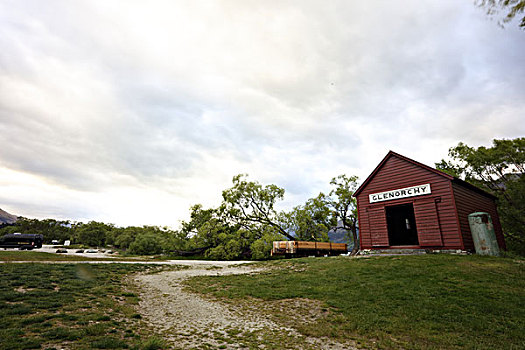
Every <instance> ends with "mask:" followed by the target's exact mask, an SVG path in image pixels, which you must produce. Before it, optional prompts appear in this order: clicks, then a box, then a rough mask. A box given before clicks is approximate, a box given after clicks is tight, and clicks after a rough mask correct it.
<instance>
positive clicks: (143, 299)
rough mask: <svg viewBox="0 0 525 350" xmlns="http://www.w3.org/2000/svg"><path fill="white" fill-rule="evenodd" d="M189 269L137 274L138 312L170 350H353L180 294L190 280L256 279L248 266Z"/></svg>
mask: <svg viewBox="0 0 525 350" xmlns="http://www.w3.org/2000/svg"><path fill="white" fill-rule="evenodd" d="M186 266H189V268H185V269H181V270H176V271H162V272H160V273H155V274H139V275H135V276H134V277H133V281H134V282H135V283H136V284H137V285H138V287H139V290H140V302H139V305H138V312H139V313H140V314H141V315H142V316H143V318H144V320H145V321H146V322H148V323H149V324H150V325H152V326H153V327H154V329H156V331H158V332H159V333H160V334H161V335H162V336H163V337H164V338H165V339H166V340H168V341H169V342H170V343H171V344H172V345H173V346H174V347H175V348H180V349H192V348H193V349H195V348H197V349H209V348H223V349H251V348H254V347H258V348H261V349H267V348H273V349H355V347H353V346H352V345H350V344H340V343H336V342H334V341H332V340H329V339H318V338H310V337H305V336H303V335H301V334H300V333H299V332H297V331H296V330H295V329H294V328H291V327H287V326H282V325H278V324H277V323H275V322H274V321H272V320H270V319H269V318H268V317H266V316H265V315H263V313H261V312H257V310H254V309H253V308H246V307H242V306H241V305H235V304H233V303H232V304H226V303H221V302H218V301H212V300H208V299H205V298H203V297H202V296H201V295H198V294H194V293H191V292H189V291H187V290H185V289H184V286H183V281H184V280H185V279H187V278H190V277H193V276H218V275H230V274H248V273H257V272H259V271H260V270H259V269H256V268H253V267H250V266H230V267H225V266H224V264H221V265H219V264H214V262H206V263H203V262H198V263H196V264H194V265H186Z"/></svg>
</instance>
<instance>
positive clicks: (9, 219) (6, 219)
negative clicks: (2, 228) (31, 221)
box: [0, 209, 18, 225]
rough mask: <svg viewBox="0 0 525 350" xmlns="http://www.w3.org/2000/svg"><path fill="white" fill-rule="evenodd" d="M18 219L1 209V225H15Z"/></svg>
mask: <svg viewBox="0 0 525 350" xmlns="http://www.w3.org/2000/svg"><path fill="white" fill-rule="evenodd" d="M17 219H18V217H17V216H16V215H13V214H9V213H8V212H6V211H5V210H2V209H0V225H3V224H14V223H15V222H16V220H17Z"/></svg>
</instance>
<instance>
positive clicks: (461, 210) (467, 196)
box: [452, 183, 506, 250]
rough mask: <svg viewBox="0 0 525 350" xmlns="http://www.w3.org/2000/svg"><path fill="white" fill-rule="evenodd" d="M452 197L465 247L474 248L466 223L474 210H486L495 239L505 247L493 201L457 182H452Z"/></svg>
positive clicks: (501, 246)
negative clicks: (492, 226)
mask: <svg viewBox="0 0 525 350" xmlns="http://www.w3.org/2000/svg"><path fill="white" fill-rule="evenodd" d="M452 188H453V190H454V198H455V201H456V207H457V211H458V219H459V224H460V227H461V234H462V236H463V242H464V245H465V249H467V250H474V242H473V241H472V234H471V232H470V226H469V223H468V215H469V214H472V213H475V212H487V213H489V214H490V216H491V218H492V224H493V225H494V231H495V232H496V239H497V240H498V245H499V247H500V248H501V249H506V246H505V238H504V236H503V231H502V229H501V223H500V221H499V216H498V212H497V209H496V204H495V202H494V201H493V200H492V199H491V198H488V197H486V196H483V195H482V194H480V193H477V192H474V191H472V190H469V189H468V188H466V187H464V186H461V185H460V184H458V183H453V184H452Z"/></svg>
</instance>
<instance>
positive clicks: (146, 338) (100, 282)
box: [0, 252, 163, 350]
mask: <svg viewBox="0 0 525 350" xmlns="http://www.w3.org/2000/svg"><path fill="white" fill-rule="evenodd" d="M20 253H23V252H16V254H17V256H18V255H19V254H20ZM28 253H33V254H32V255H33V256H34V254H43V253H36V252H28ZM61 258H64V257H61ZM151 268H152V267H148V266H146V265H116V264H111V265H87V264H75V265H72V264H30V263H28V264H10V263H5V264H0V272H1V276H2V278H1V279H0V349H49V350H51V349H62V348H66V349H144V350H147V349H151V350H152V349H160V348H162V346H163V341H162V340H161V339H159V338H156V337H151V333H150V332H149V331H148V329H147V328H146V327H145V325H144V324H142V321H141V319H140V315H138V314H136V313H135V311H134V308H133V305H134V304H136V303H137V302H138V297H137V294H135V293H134V292H133V291H130V290H125V289H124V284H123V283H122V279H123V278H124V276H125V275H127V274H130V273H135V272H138V271H145V270H148V269H151Z"/></svg>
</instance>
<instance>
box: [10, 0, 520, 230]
mask: <svg viewBox="0 0 525 350" xmlns="http://www.w3.org/2000/svg"><path fill="white" fill-rule="evenodd" d="M522 136H525V32H524V31H523V30H519V28H518V25H517V24H516V23H511V24H509V25H507V26H506V27H505V28H504V29H502V28H500V27H499V26H498V25H497V23H496V22H495V21H493V20H492V21H491V20H490V19H489V18H487V16H486V15H485V12H484V11H483V10H482V9H479V8H477V7H476V6H474V1H473V0H427V1H421V0H413V1H412V0H405V1H388V0H374V1H357V0H355V1H351V0H346V1H327V0H320V1H305V0H300V1H269V0H261V1H247V0H237V1H211V0H210V1H195V0H188V1H171V0H170V1H151V0H148V1H130V0H126V1H110V0H101V1H92V0H90V1H66V0H64V1H40V0H35V1H23V0H13V1H4V0H0V208H2V209H4V210H6V211H8V212H10V213H12V214H16V215H22V216H26V217H31V218H56V219H71V220H77V221H88V220H98V221H104V222H107V223H114V224H117V225H120V226H127V225H161V226H163V225H168V226H171V227H173V228H177V227H178V225H179V223H180V221H181V220H185V219H187V218H188V213H189V207H190V206H191V205H192V204H196V203H202V204H203V205H204V206H205V207H209V206H215V205H217V204H218V203H219V202H220V200H221V191H222V190H223V189H226V188H228V187H230V186H231V179H232V177H233V176H234V175H236V174H239V173H248V174H249V175H250V179H252V180H257V181H259V182H261V183H263V184H268V183H274V184H276V185H278V186H281V187H283V188H285V190H286V195H285V201H283V202H282V203H281V204H280V208H282V209H288V208H291V207H292V206H294V205H298V204H301V203H302V202H304V200H306V199H307V198H310V197H313V196H316V195H317V194H318V193H319V192H320V191H323V192H327V191H329V181H330V179H331V178H332V177H334V176H337V175H339V174H342V173H345V174H348V175H353V174H355V175H358V176H360V178H361V181H363V180H364V179H365V178H366V177H367V176H368V175H369V173H370V172H371V171H372V170H373V169H374V167H375V166H376V165H377V164H378V163H379V162H380V161H381V159H382V158H383V157H384V156H385V155H386V153H387V152H388V151H389V150H393V151H395V152H398V153H401V154H403V155H405V156H408V157H410V158H413V159H415V160H417V161H420V162H422V163H425V164H427V165H431V166H433V165H434V163H435V162H438V161H439V160H441V159H442V158H445V157H446V156H447V152H448V149H449V148H450V147H452V146H455V145H456V144H457V143H458V142H459V141H463V142H466V143H467V144H469V145H472V146H480V145H490V143H491V140H492V139H494V138H515V137H522Z"/></svg>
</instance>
